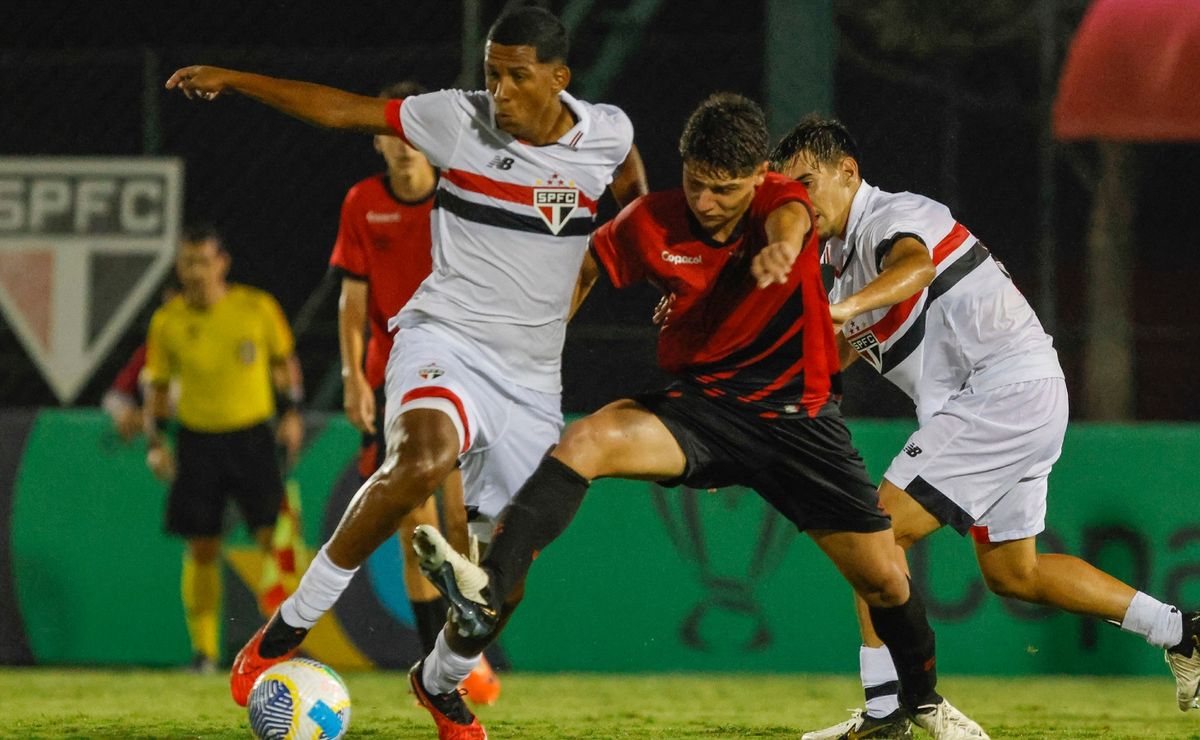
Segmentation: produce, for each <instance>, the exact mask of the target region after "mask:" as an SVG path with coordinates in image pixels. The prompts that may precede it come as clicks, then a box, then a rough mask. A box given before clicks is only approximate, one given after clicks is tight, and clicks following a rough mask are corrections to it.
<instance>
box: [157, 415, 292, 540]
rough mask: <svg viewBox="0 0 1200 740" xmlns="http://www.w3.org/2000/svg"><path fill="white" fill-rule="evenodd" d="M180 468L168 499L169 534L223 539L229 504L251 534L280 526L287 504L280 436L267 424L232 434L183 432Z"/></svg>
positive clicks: (183, 429) (179, 443) (179, 441)
mask: <svg viewBox="0 0 1200 740" xmlns="http://www.w3.org/2000/svg"><path fill="white" fill-rule="evenodd" d="M175 447H176V450H175V456H176V457H175V459H176V461H177V464H178V468H177V470H176V474H175V482H174V484H172V485H171V493H170V496H169V497H168V499H167V531H168V532H171V533H173V534H177V535H180V536H182V537H219V536H221V523H222V520H223V518H224V514H225V504H226V502H227V501H228V500H229V499H233V501H234V502H235V503H236V504H237V506H238V509H239V510H240V511H241V514H242V518H243V519H244V520H245V521H246V526H247V528H249V529H250V530H251V531H253V530H255V529H258V528H259V527H269V526H274V524H275V519H276V517H277V516H278V515H279V504H280V502H281V501H282V500H283V478H282V476H280V473H279V462H278V461H277V460H276V457H275V435H274V433H273V432H272V431H271V427H270V425H268V424H267V423H266V422H263V423H262V424H256V425H254V426H252V427H249V428H247V429H238V430H236V431H232V432H196V431H192V430H190V429H188V428H187V427H182V426H181V427H180V428H179V436H178V437H177V439H176V445H175Z"/></svg>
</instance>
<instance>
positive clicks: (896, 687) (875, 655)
mask: <svg viewBox="0 0 1200 740" xmlns="http://www.w3.org/2000/svg"><path fill="white" fill-rule="evenodd" d="M858 667H859V676H860V677H861V678H862V685H863V694H864V695H865V696H866V698H867V714H868V715H870V716H872V717H875V718H876V719H879V718H882V717H886V716H888V715H889V714H891V713H892V712H894V711H896V710H897V709H899V708H900V697H899V696H898V695H899V693H900V677H899V676H897V675H896V666H895V664H893V663H892V654H891V653H889V652H888V649H887V648H886V647H882V646H881V647H877V648H873V647H867V646H866V645H863V646H862V647H860V648H859V649H858Z"/></svg>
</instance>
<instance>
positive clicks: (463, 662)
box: [421, 632, 480, 694]
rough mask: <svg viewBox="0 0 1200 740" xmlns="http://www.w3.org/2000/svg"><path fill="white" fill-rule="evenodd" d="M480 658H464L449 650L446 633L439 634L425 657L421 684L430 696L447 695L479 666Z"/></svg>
mask: <svg viewBox="0 0 1200 740" xmlns="http://www.w3.org/2000/svg"><path fill="white" fill-rule="evenodd" d="M479 658H480V656H478V655H475V656H472V657H470V658H464V657H463V656H461V655H459V654H458V653H456V652H454V651H453V650H451V649H450V645H449V644H448V643H447V642H446V633H445V632H439V633H438V636H437V641H436V642H435V643H434V644H433V651H432V652H430V653H429V655H427V656H425V665H424V667H423V669H422V671H421V684H422V685H423V686H424V687H425V690H426V691H427V692H429V693H430V694H448V693H450V692H451V691H454V690H455V689H457V688H458V685H459V684H460V683H462V682H463V679H464V678H466V677H467V676H469V675H470V674H471V671H473V670H475V666H477V665H479Z"/></svg>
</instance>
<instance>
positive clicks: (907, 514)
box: [879, 478, 942, 550]
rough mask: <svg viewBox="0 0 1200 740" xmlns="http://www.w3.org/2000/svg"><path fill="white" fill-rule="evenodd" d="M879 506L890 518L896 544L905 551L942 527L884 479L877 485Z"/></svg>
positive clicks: (921, 507)
mask: <svg viewBox="0 0 1200 740" xmlns="http://www.w3.org/2000/svg"><path fill="white" fill-rule="evenodd" d="M879 505H880V506H882V507H883V509H884V511H886V512H887V513H888V515H890V516H891V517H892V532H893V533H894V535H895V538H896V544H897V545H900V546H901V547H903V548H904V549H906V550H907V549H908V548H910V547H912V546H913V545H915V544H916V543H918V542H920V541H921V540H922V539H924V538H925V537H926V536H928V535H929V534H931V533H933V532H934V531H936V530H938V529H939V528H940V527H941V526H942V523H941V522H940V521H938V519H937V517H935V516H934V515H933V514H930V513H929V512H928V511H927V510H926V509H925V507H924V506H921V504H919V503H917V501H916V499H914V498H913V497H912V496H910V495H908V493H907V492H906V491H905V490H904V489H903V488H900V487H899V486H897V485H895V484H893V483H891V482H890V481H888V480H887V479H886V478H885V479H884V480H883V482H881V483H880V484H879Z"/></svg>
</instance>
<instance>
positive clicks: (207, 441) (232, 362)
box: [146, 226, 304, 671]
mask: <svg viewBox="0 0 1200 740" xmlns="http://www.w3.org/2000/svg"><path fill="white" fill-rule="evenodd" d="M229 264H230V256H229V253H228V252H227V251H226V250H225V247H224V245H223V244H222V243H221V238H220V236H219V235H218V234H217V232H216V231H215V230H214V229H212V228H211V227H208V226H189V227H187V228H185V230H184V235H183V238H182V240H181V243H180V247H179V254H178V257H177V260H176V265H175V268H176V271H177V272H178V274H179V280H180V283H181V284H182V293H181V294H180V295H178V296H176V297H175V298H173V299H171V300H170V301H168V302H167V303H166V304H164V305H163V306H162V307H161V308H159V309H158V310H157V311H156V312H155V313H154V317H153V318H152V319H151V320H150V333H149V336H148V337H147V340H146V373H147V376H148V379H149V381H150V385H151V390H150V398H149V401H148V403H147V408H148V409H149V410H150V413H149V414H147V417H148V419H149V423H148V425H147V426H148V429H147V434H148V437H149V452H148V454H147V458H146V460H147V464H148V465H149V466H150V469H151V470H152V471H153V472H154V473H155V475H157V476H158V477H159V478H160V479H162V480H164V481H167V482H170V483H171V491H170V494H169V497H168V501H167V515H166V528H167V531H168V532H171V533H172V534H177V535H179V536H181V537H183V538H184V539H185V540H186V541H187V549H186V551H185V554H184V562H183V576H182V594H183V605H184V611H185V613H186V615H187V623H188V633H189V634H190V636H191V640H192V648H193V653H194V661H193V667H194V668H195V669H197V670H200V671H209V670H212V669H213V668H215V665H216V661H217V657H218V641H219V623H220V602H221V576H220V563H219V560H218V558H219V556H220V550H221V524H222V519H223V516H224V512H225V505H226V502H227V500H228V499H232V500H233V501H234V502H235V503H236V504H237V506H238V509H239V510H240V511H241V514H242V517H243V519H244V520H245V521H246V526H247V527H248V528H249V530H250V531H251V533H252V534H253V536H254V539H255V541H256V542H257V543H258V544H259V547H260V549H261V551H262V553H263V555H264V557H263V564H264V568H267V567H270V566H269V565H268V564H269V563H271V562H272V561H271V557H270V556H271V534H272V532H273V529H274V526H275V519H276V516H277V515H278V513H279V506H280V502H281V500H282V498H283V496H284V487H283V480H282V476H281V474H280V470H279V463H278V462H277V458H276V455H275V437H276V434H273V433H272V430H271V427H270V421H271V419H272V417H273V416H275V414H276V411H278V412H279V414H280V418H279V425H278V430H277V436H278V438H279V441H280V442H281V443H283V444H284V445H285V446H286V447H287V449H288V453H289V455H290V456H292V458H294V457H295V455H296V454H297V453H298V451H299V448H300V443H301V441H302V439H303V435H304V423H303V421H302V420H301V418H300V414H299V413H298V411H297V409H296V404H297V402H298V401H299V399H300V395H301V391H300V373H299V364H298V363H297V362H296V358H295V354H294V340H293V338H292V332H291V329H289V328H288V324H287V319H286V318H285V317H284V315H283V311H282V309H281V308H280V307H279V303H278V302H276V300H275V299H274V298H272V297H271V296H270V295H269V294H267V293H265V292H263V291H261V290H257V289H255V288H250V287H247V286H244V285H236V284H230V283H229V282H227V279H226V276H227V274H228V272H229ZM172 379H175V380H177V382H178V385H179V391H178V392H179V398H178V401H177V403H176V417H177V419H178V422H179V432H178V436H177V440H176V446H177V450H175V452H174V453H173V452H172V451H171V449H170V447H168V446H167V443H166V440H165V438H164V435H163V430H164V428H165V426H166V422H167V416H168V414H169V411H168V402H167V400H168V399H167V388H168V384H169V383H170V382H171V380H172Z"/></svg>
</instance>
